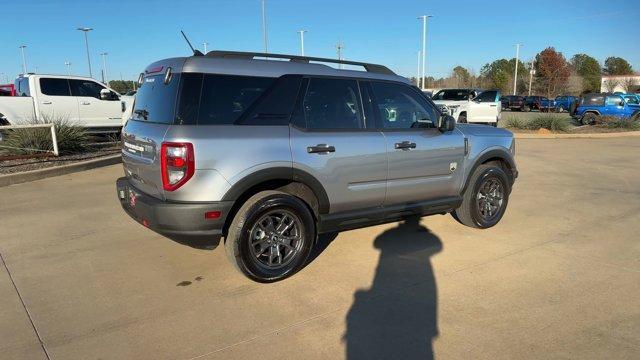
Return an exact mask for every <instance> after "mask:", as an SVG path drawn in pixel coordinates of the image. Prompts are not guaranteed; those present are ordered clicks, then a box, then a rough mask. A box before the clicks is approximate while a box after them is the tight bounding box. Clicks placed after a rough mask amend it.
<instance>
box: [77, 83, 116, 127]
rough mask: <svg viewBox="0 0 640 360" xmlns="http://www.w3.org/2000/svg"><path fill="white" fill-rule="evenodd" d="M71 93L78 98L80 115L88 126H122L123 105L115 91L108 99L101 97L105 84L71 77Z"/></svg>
mask: <svg viewBox="0 0 640 360" xmlns="http://www.w3.org/2000/svg"><path fill="white" fill-rule="evenodd" d="M69 84H70V86H71V94H72V95H73V96H75V97H76V98H77V99H78V109H79V110H78V115H79V116H80V120H81V121H82V122H84V123H86V125H87V126H92V127H100V126H108V127H111V126H114V127H115V126H122V105H121V104H120V99H119V97H118V96H117V94H115V93H114V92H112V91H110V90H109V91H110V94H111V95H110V96H109V98H108V99H106V100H103V99H101V96H100V92H101V91H102V90H103V89H107V88H106V87H105V86H104V85H102V84H100V83H98V82H96V81H94V80H90V79H71V80H69Z"/></svg>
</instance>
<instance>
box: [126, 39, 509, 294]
mask: <svg viewBox="0 0 640 360" xmlns="http://www.w3.org/2000/svg"><path fill="white" fill-rule="evenodd" d="M322 63H324V64H322ZM327 63H341V64H345V65H349V67H350V68H354V67H361V68H363V70H364V71H359V70H341V69H335V68H333V67H330V66H328V65H326V64H327ZM139 82H140V85H141V87H140V90H139V91H138V93H137V96H136V102H135V106H134V111H133V114H132V117H131V119H129V120H128V121H127V123H126V125H125V126H124V128H123V133H122V136H123V144H124V146H123V150H122V159H123V165H124V172H125V175H126V176H125V177H123V178H120V179H118V180H117V190H118V197H119V199H120V202H121V204H122V207H123V208H124V210H125V211H126V212H127V213H128V214H129V215H131V217H133V218H134V219H136V220H137V221H138V222H140V223H142V224H143V225H144V226H146V227H148V228H151V229H153V230H155V231H157V232H159V233H161V234H167V235H169V236H174V235H181V236H182V235H205V236H210V237H217V238H220V237H224V238H225V247H226V251H227V254H228V256H229V259H230V260H231V262H232V263H233V264H234V265H235V266H236V267H237V268H238V269H239V270H240V271H241V272H242V273H243V274H245V275H246V276H248V277H249V278H251V279H253V280H256V281H261V282H270V281H277V280H280V279H283V278H285V277H287V276H290V275H292V274H294V273H295V272H296V271H298V270H299V269H300V268H301V267H303V266H304V265H305V262H306V260H307V257H308V256H309V253H310V252H311V249H312V247H313V245H314V243H315V241H316V239H317V237H318V234H321V233H327V232H337V231H342V230H349V229H355V228H360V227H365V226H370V225H374V224H381V223H387V222H392V221H398V220H402V219H405V218H408V217H413V216H424V215H431V214H444V213H452V214H453V216H454V217H455V218H456V220H458V221H459V222H461V223H462V224H465V225H468V226H471V227H475V228H488V227H491V226H493V225H495V224H496V223H498V221H499V220H500V219H501V218H502V216H503V214H504V212H505V209H506V207H507V202H508V199H509V194H510V192H511V187H512V185H513V183H514V180H515V179H516V177H517V175H518V172H517V170H516V165H515V162H514V153H515V144H514V139H513V135H512V134H511V133H510V132H509V131H506V130H502V129H496V128H492V127H488V126H483V125H466V124H462V125H455V120H454V119H453V118H452V117H451V116H448V115H442V114H441V113H440V112H439V110H438V109H437V107H436V106H435V105H434V104H433V102H431V100H429V99H428V98H427V97H426V96H425V95H424V94H423V93H422V92H420V90H419V89H417V88H416V87H414V86H412V85H411V84H410V83H409V81H408V80H407V79H405V78H403V77H400V76H397V75H395V74H394V73H393V72H392V71H391V70H389V69H388V68H386V67H384V66H380V65H374V64H367V63H358V62H351V61H342V60H340V61H338V60H333V59H322V58H311V57H299V56H289V55H278V54H268V55H267V54H261V53H240V52H224V51H212V52H209V53H208V54H206V55H204V56H203V55H201V54H199V55H195V56H190V57H181V58H171V59H166V60H162V61H159V62H156V63H153V64H151V65H149V67H147V69H146V70H145V71H144V73H142V74H141V75H140V79H139ZM399 240H401V239H399Z"/></svg>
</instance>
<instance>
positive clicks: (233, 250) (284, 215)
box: [225, 191, 316, 282]
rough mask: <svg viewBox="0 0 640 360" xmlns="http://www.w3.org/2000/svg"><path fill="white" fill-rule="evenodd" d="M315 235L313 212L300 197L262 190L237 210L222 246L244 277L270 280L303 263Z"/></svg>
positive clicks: (280, 278) (284, 274)
mask: <svg viewBox="0 0 640 360" xmlns="http://www.w3.org/2000/svg"><path fill="white" fill-rule="evenodd" d="M315 237H316V231H315V222H314V220H313V215H312V214H311V211H310V210H309V208H308V207H307V205H306V204H305V203H304V202H303V201H302V200H300V199H299V198H297V197H295V196H291V195H289V194H286V193H283V192H279V191H262V192H260V193H258V194H256V195H254V196H252V197H251V198H249V200H247V202H245V203H244V204H243V205H242V207H241V208H240V210H238V213H237V214H236V216H235V217H234V218H233V222H232V223H231V226H230V227H229V233H228V236H227V238H226V239H225V249H226V253H227V257H228V258H229V260H230V261H231V263H232V264H233V265H235V267H236V268H237V269H238V270H239V271H240V272H242V273H243V274H244V275H246V276H247V277H248V278H250V279H252V280H255V281H258V282H273V281H278V280H282V279H284V278H286V277H289V276H291V275H293V274H295V273H296V272H297V271H298V270H300V269H301V268H302V267H303V266H304V264H305V262H306V260H307V257H308V256H309V254H310V253H311V249H312V247H313V244H314V242H315Z"/></svg>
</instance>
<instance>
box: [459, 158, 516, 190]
mask: <svg viewBox="0 0 640 360" xmlns="http://www.w3.org/2000/svg"><path fill="white" fill-rule="evenodd" d="M490 159H500V160H502V161H504V162H506V163H507V166H508V167H509V170H510V172H511V174H507V175H508V176H509V178H511V184H510V185H513V182H514V181H515V180H516V178H517V177H518V171H517V168H516V163H515V161H514V160H513V156H511V153H509V151H508V150H507V149H492V150H489V151H487V152H485V153H482V154H481V155H480V156H478V158H477V159H476V161H475V162H474V163H473V166H472V167H471V170H470V171H469V172H468V174H469V175H468V176H467V180H466V181H465V183H464V187H463V188H462V192H463V193H464V192H465V191H466V190H467V187H468V186H469V181H471V174H473V172H474V171H476V169H477V168H478V166H480V165H481V164H483V163H484V162H486V161H487V160H490Z"/></svg>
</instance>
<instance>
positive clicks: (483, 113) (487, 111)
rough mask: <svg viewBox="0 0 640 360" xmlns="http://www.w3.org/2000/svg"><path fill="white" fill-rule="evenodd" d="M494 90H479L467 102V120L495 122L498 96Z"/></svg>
mask: <svg viewBox="0 0 640 360" xmlns="http://www.w3.org/2000/svg"><path fill="white" fill-rule="evenodd" d="M498 95H499V93H498V91H496V90H487V91H483V92H481V93H480V94H479V95H478V96H476V97H475V98H474V99H473V100H472V101H471V102H470V103H469V110H467V112H468V115H467V121H468V122H496V121H497V119H498V115H499V114H500V110H501V108H500V102H499V101H498V100H497V99H499V98H500V96H498Z"/></svg>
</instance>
